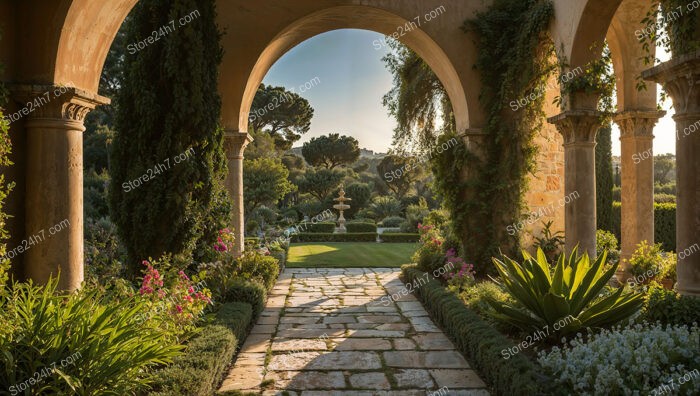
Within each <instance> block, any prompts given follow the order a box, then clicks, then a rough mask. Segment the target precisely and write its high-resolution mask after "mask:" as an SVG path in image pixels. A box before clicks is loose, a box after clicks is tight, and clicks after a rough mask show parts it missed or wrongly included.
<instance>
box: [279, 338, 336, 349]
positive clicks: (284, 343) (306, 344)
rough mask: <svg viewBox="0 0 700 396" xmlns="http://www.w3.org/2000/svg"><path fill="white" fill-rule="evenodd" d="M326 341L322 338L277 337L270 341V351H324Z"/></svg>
mask: <svg viewBox="0 0 700 396" xmlns="http://www.w3.org/2000/svg"><path fill="white" fill-rule="evenodd" d="M326 349H327V347H326V342H325V341H324V340H322V339H288V340H284V339H278V338H276V339H275V340H274V341H273V342H272V352H279V351H285V352H290V351H291V352H304V351H325V350H326Z"/></svg>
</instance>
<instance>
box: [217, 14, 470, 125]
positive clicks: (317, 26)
mask: <svg viewBox="0 0 700 396" xmlns="http://www.w3.org/2000/svg"><path fill="white" fill-rule="evenodd" d="M407 23H410V21H409V20H407V19H405V18H403V17H400V16H398V15H396V14H394V13H391V12H389V11H386V10H383V9H379V8H375V7H370V6H354V5H353V6H337V7H332V8H326V9H322V10H319V11H315V12H313V13H311V14H308V15H306V16H304V17H302V18H299V19H297V20H295V21H293V22H292V23H290V24H289V25H287V26H286V27H284V28H282V29H280V30H279V32H278V33H277V34H276V35H275V36H274V37H273V38H272V39H271V40H270V41H269V42H266V43H264V46H261V47H260V51H259V55H258V56H257V58H256V60H255V63H254V64H253V65H250V66H249V68H248V69H247V70H246V74H245V76H246V77H247V78H245V81H242V80H241V78H240V77H238V81H234V80H235V79H236V77H233V78H230V77H228V76H226V75H225V74H226V73H227V70H228V67H227V65H226V59H225V60H224V64H223V65H222V71H223V73H222V77H221V78H222V85H223V86H222V89H221V93H222V99H223V109H222V113H223V118H224V124H225V125H226V126H227V127H228V128H230V129H235V130H238V131H247V128H248V114H249V111H250V107H251V105H252V101H253V98H254V96H255V92H256V91H257V88H258V86H259V85H260V82H261V81H262V80H263V78H264V76H265V74H267V72H268V70H269V69H270V67H272V65H273V64H274V63H275V62H276V61H277V60H278V59H279V58H280V57H281V56H282V55H284V54H285V53H286V52H287V51H289V50H290V49H292V48H293V47H295V46H296V45H298V44H300V43H301V42H303V41H305V40H307V39H309V38H311V37H314V36H316V35H318V34H321V33H324V32H328V31H331V30H337V29H343V28H355V29H364V30H371V31H376V32H379V33H383V34H385V35H391V34H392V33H393V32H394V31H396V30H397V27H399V26H406V24H407ZM460 33H461V32H460ZM461 34H463V33H461ZM399 39H400V41H402V42H404V43H405V44H406V45H408V46H409V47H411V48H412V49H413V50H414V51H416V53H418V55H420V56H421V57H422V58H423V59H424V60H425V61H426V63H427V64H428V65H429V66H430V67H431V68H432V69H433V71H434V72H435V73H436V75H437V76H438V78H439V79H440V81H441V82H442V83H443V85H444V86H445V89H446V91H447V93H448V95H449V97H450V100H451V102H452V107H453V111H454V113H455V118H456V124H457V130H458V131H463V130H465V129H466V128H468V127H469V126H470V123H472V122H473V118H475V117H474V116H473V114H472V113H473V112H474V111H475V110H474V109H478V103H472V101H475V100H478V87H477V88H476V89H474V90H472V91H474V92H476V94H474V93H471V94H470V93H468V92H465V90H464V87H463V83H462V81H463V79H464V76H460V74H459V73H458V72H457V69H456V68H455V66H454V63H453V61H452V59H451V58H450V57H449V56H448V55H447V53H446V52H445V51H444V50H443V48H442V47H441V46H440V45H439V44H438V43H437V42H436V41H435V40H433V38H431V36H430V35H429V34H428V33H426V32H425V31H424V30H421V29H420V28H419V29H415V30H412V31H410V32H409V33H407V34H405V35H404V36H402V37H400V38H399ZM371 45H372V43H368V46H371ZM225 48H226V47H225ZM227 52H228V51H227ZM468 72H471V68H469V69H468ZM468 104H469V105H468ZM470 111H471V113H470Z"/></svg>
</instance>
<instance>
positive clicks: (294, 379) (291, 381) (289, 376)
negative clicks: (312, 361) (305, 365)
mask: <svg viewBox="0 0 700 396" xmlns="http://www.w3.org/2000/svg"><path fill="white" fill-rule="evenodd" d="M268 379H272V380H274V381H275V388H277V389H284V390H287V389H291V390H306V389H343V388H345V387H346V386H345V376H344V375H343V372H342V371H328V372H321V371H272V372H269V373H268V375H266V376H265V380H268Z"/></svg>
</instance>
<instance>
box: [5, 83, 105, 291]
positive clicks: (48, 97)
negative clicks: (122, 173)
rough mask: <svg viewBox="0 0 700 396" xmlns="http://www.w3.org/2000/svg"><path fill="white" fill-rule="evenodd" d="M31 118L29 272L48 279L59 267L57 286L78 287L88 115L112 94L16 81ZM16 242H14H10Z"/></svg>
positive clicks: (20, 250) (25, 247) (25, 249)
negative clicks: (85, 135) (105, 96)
mask: <svg viewBox="0 0 700 396" xmlns="http://www.w3.org/2000/svg"><path fill="white" fill-rule="evenodd" d="M12 91H13V95H14V96H15V98H17V100H19V101H20V106H23V107H22V108H21V109H20V110H19V112H18V113H15V114H21V116H24V117H25V118H26V121H25V123H24V126H25V133H26V136H27V142H26V155H27V167H26V201H25V228H26V235H25V239H24V241H23V242H22V243H21V244H20V245H19V246H17V247H14V249H15V252H16V254H24V274H25V276H26V277H27V278H29V279H31V280H33V281H34V282H35V283H39V284H45V283H46V282H47V281H48V280H49V278H50V277H52V276H57V275H59V273H60V279H59V283H58V288H59V289H60V290H75V289H78V288H79V287H80V284H81V283H82V281H83V279H84V275H83V243H84V240H83V132H84V131H85V127H84V126H83V121H84V120H85V116H86V115H87V113H88V112H89V111H90V110H92V109H94V108H95V107H96V106H97V105H100V104H107V103H109V99H107V98H104V97H101V96H99V95H96V94H93V93H90V92H86V91H83V90H80V89H76V88H71V87H61V86H54V85H42V86H37V85H31V86H15V87H13V89H12ZM10 248H11V247H10Z"/></svg>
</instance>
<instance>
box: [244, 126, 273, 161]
mask: <svg viewBox="0 0 700 396" xmlns="http://www.w3.org/2000/svg"><path fill="white" fill-rule="evenodd" d="M248 133H249V134H250V136H251V137H252V138H253V141H252V142H251V143H250V144H249V145H248V146H246V149H245V158H246V159H257V158H279V156H280V155H281V152H280V150H279V149H278V148H277V145H276V143H275V138H274V137H272V135H270V134H269V133H267V132H261V131H258V130H255V129H251V131H250V132H248Z"/></svg>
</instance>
